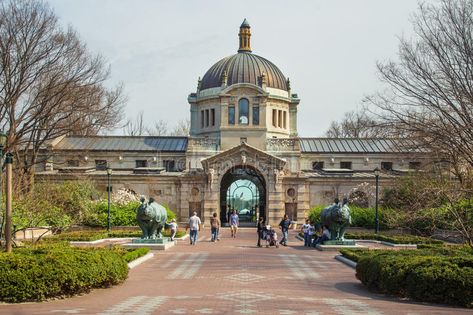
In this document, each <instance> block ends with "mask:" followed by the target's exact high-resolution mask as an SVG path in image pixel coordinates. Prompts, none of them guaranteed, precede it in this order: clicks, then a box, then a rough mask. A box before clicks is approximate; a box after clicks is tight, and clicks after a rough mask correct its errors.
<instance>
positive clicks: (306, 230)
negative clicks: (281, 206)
mask: <svg viewBox="0 0 473 315" xmlns="http://www.w3.org/2000/svg"><path fill="white" fill-rule="evenodd" d="M309 228H310V223H309V219H306V220H305V223H304V224H302V228H301V232H303V233H304V246H305V247H309V246H310V239H309Z"/></svg>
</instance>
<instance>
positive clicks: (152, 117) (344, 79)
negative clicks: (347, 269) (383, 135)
mask: <svg viewBox="0 0 473 315" xmlns="http://www.w3.org/2000/svg"><path fill="white" fill-rule="evenodd" d="M430 2H436V1H435V0H431V1H430ZM49 3H50V4H51V5H52V7H53V8H54V9H55V11H56V13H57V15H58V16H59V17H60V19H61V21H62V22H63V23H65V24H70V25H72V26H73V27H74V28H75V29H76V30H77V31H78V33H79V34H80V36H81V38H82V39H83V40H84V41H85V42H86V43H87V44H88V47H89V49H90V50H91V51H92V52H94V53H100V54H102V55H103V56H105V57H106V58H107V60H108V61H109V62H110V64H111V70H112V75H111V83H112V84H113V83H117V82H123V83H124V85H125V92H126V95H127V97H128V103H127V106H126V115H127V116H130V117H132V116H133V115H135V113H137V112H139V111H140V110H143V111H144V112H145V119H146V122H147V123H148V124H150V125H152V124H153V121H156V120H159V119H164V120H167V121H168V122H169V124H170V125H174V124H175V123H176V122H177V121H178V120H182V119H187V118H188V117H189V109H190V107H189V104H188V103H187V96H188V95H189V93H191V92H195V89H196V86H197V78H198V77H202V76H203V75H204V74H205V72H206V71H207V70H208V69H209V68H210V67H211V66H212V65H213V64H214V63H215V62H217V61H218V60H220V59H221V58H223V57H226V56H229V55H232V54H234V53H236V51H237V49H238V35H237V34H238V30H239V26H240V24H241V22H242V21H243V19H244V18H247V19H248V21H249V23H250V25H251V30H252V43H251V45H252V49H253V53H255V54H257V55H260V56H262V57H265V58H267V59H269V60H270V61H272V62H273V63H274V64H275V65H276V66H278V67H279V69H281V71H282V72H283V73H284V75H285V76H286V77H289V78H290V80H291V89H292V93H298V94H299V97H300V99H301V102H300V105H299V115H298V117H299V134H300V135H301V136H323V134H324V132H325V131H326V129H327V127H328V125H329V124H330V122H331V121H332V120H337V119H340V118H341V117H342V116H343V113H344V112H346V111H350V110H353V109H356V108H358V107H360V104H361V100H362V98H363V96H364V95H367V94H370V93H372V92H374V91H375V90H377V89H379V88H380V87H381V85H380V83H379V81H378V77H377V75H376V61H383V60H387V59H389V58H396V55H397V47H398V37H399V36H401V35H403V34H404V35H405V36H410V35H411V34H412V27H411V24H410V19H411V17H412V14H413V13H414V12H415V11H416V10H417V6H418V5H417V1H416V0H307V1H277V0H258V1H251V0H249V1H244V0H240V1H222V0H215V1H204V0H199V1H197V0H193V1H192V0H189V1H184V0H169V1H158V0H50V1H49ZM117 133H121V131H119V132H117Z"/></svg>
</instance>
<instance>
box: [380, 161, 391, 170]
mask: <svg viewBox="0 0 473 315" xmlns="http://www.w3.org/2000/svg"><path fill="white" fill-rule="evenodd" d="M381 169H382V170H385V171H392V170H393V162H381Z"/></svg>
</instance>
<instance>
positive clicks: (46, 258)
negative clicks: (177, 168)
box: [0, 245, 128, 302]
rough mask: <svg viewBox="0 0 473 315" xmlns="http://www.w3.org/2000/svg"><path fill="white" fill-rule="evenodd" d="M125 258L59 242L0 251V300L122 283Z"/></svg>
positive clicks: (70, 292) (41, 297)
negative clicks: (59, 243) (0, 252)
mask: <svg viewBox="0 0 473 315" xmlns="http://www.w3.org/2000/svg"><path fill="white" fill-rule="evenodd" d="M127 275H128V266H127V264H126V262H125V260H124V259H123V258H122V257H121V256H120V255H119V254H118V253H117V252H116V251H113V250H109V249H79V248H70V247H67V246H62V245H55V246H48V247H45V246H43V247H36V248H28V249H18V250H16V251H15V252H14V253H8V254H7V253H2V254H0V300H1V301H4V302H25V301H42V300H45V299H48V298H52V297H59V296H71V295H74V294H78V293H83V292H89V291H90V290H91V289H92V288H98V287H106V286H110V285H114V284H117V283H120V282H122V281H123V280H125V279H126V277H127Z"/></svg>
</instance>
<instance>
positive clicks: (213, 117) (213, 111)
mask: <svg viewBox="0 0 473 315" xmlns="http://www.w3.org/2000/svg"><path fill="white" fill-rule="evenodd" d="M210 120H211V121H212V126H215V108H212V109H211V110H210Z"/></svg>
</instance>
